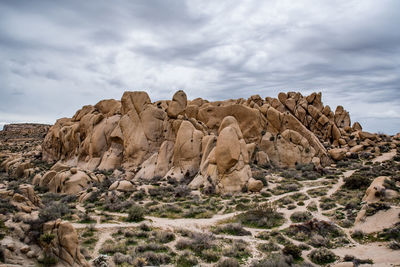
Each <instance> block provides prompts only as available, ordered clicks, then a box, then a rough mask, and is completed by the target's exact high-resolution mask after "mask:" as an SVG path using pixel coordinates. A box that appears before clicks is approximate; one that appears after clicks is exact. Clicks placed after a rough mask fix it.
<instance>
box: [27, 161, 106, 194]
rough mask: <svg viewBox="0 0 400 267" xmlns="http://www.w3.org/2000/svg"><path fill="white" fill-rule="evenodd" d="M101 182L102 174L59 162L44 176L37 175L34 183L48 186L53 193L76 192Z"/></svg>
mask: <svg viewBox="0 0 400 267" xmlns="http://www.w3.org/2000/svg"><path fill="white" fill-rule="evenodd" d="M99 182H101V176H96V175H94V174H93V173H91V172H88V171H83V170H79V169H77V168H75V167H69V166H67V165H64V164H61V163H57V164H55V165H53V167H51V169H50V170H49V171H48V172H46V173H45V174H44V175H43V176H36V177H35V179H33V181H32V183H33V184H34V185H39V186H41V187H46V188H48V189H49V191H50V192H52V193H62V194H76V193H79V192H81V191H82V190H85V189H86V188H88V187H89V185H91V184H93V183H99Z"/></svg>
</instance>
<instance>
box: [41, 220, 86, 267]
mask: <svg viewBox="0 0 400 267" xmlns="http://www.w3.org/2000/svg"><path fill="white" fill-rule="evenodd" d="M43 232H44V233H52V234H54V235H55V238H54V239H53V241H52V243H51V247H50V249H51V250H52V252H53V254H54V255H56V256H57V257H58V258H59V259H60V260H61V261H62V262H65V263H66V264H68V265H69V266H89V264H88V263H87V262H86V260H85V258H84V257H83V256H82V254H81V253H80V250H79V240H78V234H77V232H76V230H75V228H74V227H73V226H72V225H71V223H69V222H66V221H61V220H60V219H58V220H57V221H51V222H47V223H45V224H44V225H43Z"/></svg>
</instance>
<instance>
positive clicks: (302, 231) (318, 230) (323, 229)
mask: <svg viewBox="0 0 400 267" xmlns="http://www.w3.org/2000/svg"><path fill="white" fill-rule="evenodd" d="M285 232H286V234H287V235H288V236H289V237H292V238H293V239H296V240H300V241H306V240H308V239H310V238H311V237H313V236H314V235H319V236H323V237H325V238H328V239H335V238H340V237H342V236H343V235H344V233H343V232H342V231H341V230H340V228H339V227H337V226H336V225H335V224H333V223H331V222H327V221H319V220H317V219H312V220H310V221H307V222H304V223H300V224H292V225H291V226H290V227H289V228H287V229H286V230H285Z"/></svg>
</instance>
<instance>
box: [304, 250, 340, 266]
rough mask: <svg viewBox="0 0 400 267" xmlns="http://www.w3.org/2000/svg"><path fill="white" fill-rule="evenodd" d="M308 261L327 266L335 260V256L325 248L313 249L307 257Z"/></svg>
mask: <svg viewBox="0 0 400 267" xmlns="http://www.w3.org/2000/svg"><path fill="white" fill-rule="evenodd" d="M308 256H309V258H310V260H311V261H312V262H314V263H316V264H328V263H331V262H334V261H335V260H336V257H337V256H336V255H335V253H333V252H332V251H330V250H329V249H326V248H318V249H314V250H312V251H311V252H310V254H309V255H308Z"/></svg>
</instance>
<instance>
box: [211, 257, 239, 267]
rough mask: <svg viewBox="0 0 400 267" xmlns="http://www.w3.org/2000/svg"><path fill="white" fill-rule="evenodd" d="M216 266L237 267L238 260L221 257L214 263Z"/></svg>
mask: <svg viewBox="0 0 400 267" xmlns="http://www.w3.org/2000/svg"><path fill="white" fill-rule="evenodd" d="M215 266H216V267H239V266H240V265H239V262H238V261H237V260H236V259H233V258H223V259H221V260H220V261H219V262H218V263H217V264H216V265H215Z"/></svg>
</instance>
